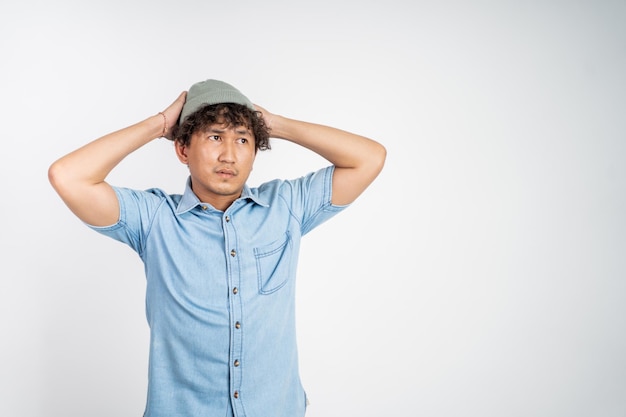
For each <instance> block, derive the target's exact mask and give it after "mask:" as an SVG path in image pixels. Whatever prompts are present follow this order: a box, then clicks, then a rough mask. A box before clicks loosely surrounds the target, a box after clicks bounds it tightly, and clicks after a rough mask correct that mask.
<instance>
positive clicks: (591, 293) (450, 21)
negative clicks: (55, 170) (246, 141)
mask: <svg viewBox="0 0 626 417" xmlns="http://www.w3.org/2000/svg"><path fill="white" fill-rule="evenodd" d="M624 22H626V3H624V2H623V1H594V0H589V1H527V2H522V1H519V2H517V1H492V2H488V1H466V2H462V1H458V2H453V1H434V0H432V1H408V0H387V1H384V2H372V1H369V2H368V1H356V0H353V1H328V0H322V1H319V0H318V1H314V2H313V1H309V2H298V1H276V0H268V1H255V2H252V1H221V2H212V1H184V0H179V1H172V2H163V1H157V2H155V1H131V0H127V1H119V0H108V1H106V2H95V1H79V0H75V1H71V0H62V1H57V2H47V1H40V2H29V1H22V2H17V1H13V2H5V3H3V5H2V6H0V60H1V65H0V89H1V90H0V91H1V93H2V101H1V104H0V106H1V107H0V109H1V110H2V111H1V113H0V114H1V120H2V127H3V134H2V140H3V150H2V152H1V154H0V155H1V156H0V158H1V160H0V175H1V177H0V181H1V192H2V205H1V210H2V216H1V217H0V221H1V229H0V230H1V231H0V254H1V255H0V256H1V265H2V266H1V270H0V274H1V280H0V415H2V416H7V417H13V416H20V417H31V416H32V417H35V416H90V417H100V416H102V417H105V416H107V417H108V416H140V415H141V414H142V412H143V407H144V402H145V392H146V381H147V379H146V378H147V374H146V370H147V352H148V328H147V324H146V322H145V317H144V289H145V281H144V276H143V269H142V265H141V262H140V260H139V258H138V257H137V256H136V255H135V253H134V252H132V251H131V250H130V249H129V248H127V247H126V246H124V245H122V244H120V243H117V242H115V241H113V240H111V239H107V238H105V237H102V236H100V235H98V234H96V233H94V232H93V231H91V230H89V229H87V228H86V227H85V226H84V225H82V224H81V223H80V222H79V221H78V220H77V219H76V218H75V217H73V215H72V214H71V213H70V212H69V211H68V210H67V209H66V208H65V206H64V205H63V203H62V202H61V200H60V199H59V198H58V197H57V196H56V194H54V192H53V190H52V188H51V187H50V185H49V184H48V181H47V168H48V166H49V165H50V164H51V163H52V162H53V161H54V160H55V159H57V158H58V157H60V156H62V155H64V154H65V153H67V152H69V151H71V150H73V149H75V148H77V147H78V146H80V145H82V144H84V143H86V142H88V141H90V140H92V139H95V138H97V137H99V136H101V135H103V134H106V133H108V132H110V131H113V130H116V129H118V128H121V127H124V126H126V125H129V124H132V123H135V122H137V121H140V120H142V119H144V118H146V117H148V116H150V115H153V114H155V113H156V112H158V111H159V110H162V109H163V108H165V107H166V106H167V105H168V104H169V103H170V102H171V101H172V100H174V98H175V97H176V96H177V95H178V94H179V93H180V91H182V90H185V89H187V88H189V86H190V85H191V84H193V83H194V82H196V81H200V80H204V79H207V78H217V79H221V80H224V81H227V82H229V83H231V84H233V85H235V86H236V87H238V88H239V89H240V90H242V91H243V92H244V93H245V94H246V95H247V96H248V97H250V98H251V99H252V101H254V102H256V103H258V104H260V105H262V106H264V107H266V108H268V109H269V110H271V111H274V112H276V113H280V114H284V115H285V116H289V117H293V118H299V119H304V120H308V121H313V122H319V123H324V124H329V125H333V126H336V127H339V128H343V129H346V130H350V131H353V132H356V133H359V134H363V135H366V136H370V137H372V138H374V139H376V140H378V141H380V142H381V143H383V144H384V145H385V146H386V148H387V150H388V159H387V163H386V166H385V169H384V171H383V172H382V174H381V175H380V177H379V178H378V180H377V181H376V182H375V183H374V184H373V185H372V186H371V187H370V188H369V189H368V190H367V191H366V192H365V194H364V195H363V196H362V197H361V198H360V199H359V200H358V201H357V202H356V203H355V204H354V205H353V206H352V207H351V208H349V209H348V210H347V211H345V212H343V213H342V214H340V215H339V216H338V217H336V218H334V219H333V220H331V221H329V222H328V223H326V224H324V225H323V226H321V227H320V228H319V229H317V230H315V231H314V232H313V233H311V234H310V235H309V236H308V237H307V239H305V243H304V246H303V248H302V254H301V263H300V267H299V278H298V279H299V284H298V285H299V287H298V338H299V345H300V361H301V374H302V379H303V383H304V385H305V387H306V389H307V392H308V395H309V397H310V399H311V406H310V408H309V410H308V412H307V417H333V416H341V417H344V416H358V417H370V416H372V417H373V416H429V417H452V416H455V417H456V416H480V417H491V416H493V417H496V416H497V417H500V416H508V417H515V416H520V417H522V416H523V417H527V416H550V417H554V416H567V417H573V416H602V417H613V416H624V415H626V354H625V353H626V302H625V301H626V216H625V213H626V163H625V162H626V133H625V132H626V117H625V116H626V76H625V74H626V25H625V23H624ZM322 165H324V161H322V160H321V158H319V157H317V156H316V155H312V154H310V153H309V152H307V151H305V150H302V149H299V148H297V147H295V146H294V145H290V144H285V143H280V142H278V141H275V142H274V149H273V150H272V151H270V152H268V153H263V154H260V155H259V157H258V158H257V165H256V168H255V171H254V172H253V176H252V177H251V180H250V183H251V185H256V184H258V183H259V182H261V181H264V180H267V179H271V178H274V177H294V176H299V175H302V174H305V173H307V172H309V171H311V170H313V169H316V168H318V167H321V166H322ZM184 168H185V167H183V166H182V165H181V164H180V163H179V162H178V161H177V160H176V158H175V156H174V153H173V149H172V145H171V143H169V142H167V141H164V140H162V141H155V142H153V143H151V144H149V145H148V146H146V147H144V148H142V149H141V150H139V151H138V152H136V153H135V154H133V155H131V156H130V157H129V158H127V160H125V161H124V162H123V163H122V164H121V165H120V166H119V167H118V168H117V169H116V170H115V171H114V173H113V174H112V175H111V176H110V178H109V179H110V182H111V183H114V184H116V185H124V186H130V187H136V188H148V187H153V186H158V187H161V188H164V189H166V190H167V191H168V192H181V191H182V188H183V185H184V180H185V178H186V170H185V169H184ZM268 417H271V416H268Z"/></svg>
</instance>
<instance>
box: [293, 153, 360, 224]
mask: <svg viewBox="0 0 626 417" xmlns="http://www.w3.org/2000/svg"><path fill="white" fill-rule="evenodd" d="M334 168H335V167H334V166H332V165H331V166H329V167H326V168H323V169H321V170H319V171H316V172H312V173H310V174H308V175H305V176H304V177H301V178H298V179H296V180H290V181H286V183H287V185H288V187H286V189H287V190H286V191H288V192H287V193H286V196H285V197H286V199H288V200H289V204H290V207H291V212H292V214H293V215H295V216H296V217H297V218H298V219H299V221H300V224H301V231H302V234H303V235H304V234H306V233H308V232H310V231H311V230H313V229H314V228H315V227H317V226H319V225H320V224H322V223H324V222H325V221H326V220H328V219H330V218H331V217H333V216H335V215H336V214H337V213H339V212H340V211H342V210H344V209H345V208H346V207H348V206H349V205H341V206H340V205H334V204H332V203H331V200H332V185H333V172H334Z"/></svg>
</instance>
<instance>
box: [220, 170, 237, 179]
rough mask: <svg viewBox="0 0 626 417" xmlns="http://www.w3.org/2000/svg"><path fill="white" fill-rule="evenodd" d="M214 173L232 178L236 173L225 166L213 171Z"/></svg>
mask: <svg viewBox="0 0 626 417" xmlns="http://www.w3.org/2000/svg"><path fill="white" fill-rule="evenodd" d="M215 173H216V174H217V175H218V176H220V177H222V178H232V177H234V176H235V175H237V173H236V172H235V171H233V170H232V169H227V168H223V169H218V170H217V171H215Z"/></svg>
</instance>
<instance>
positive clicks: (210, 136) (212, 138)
mask: <svg viewBox="0 0 626 417" xmlns="http://www.w3.org/2000/svg"><path fill="white" fill-rule="evenodd" d="M207 139H209V140H220V137H219V136H218V135H209V137H208V138H207Z"/></svg>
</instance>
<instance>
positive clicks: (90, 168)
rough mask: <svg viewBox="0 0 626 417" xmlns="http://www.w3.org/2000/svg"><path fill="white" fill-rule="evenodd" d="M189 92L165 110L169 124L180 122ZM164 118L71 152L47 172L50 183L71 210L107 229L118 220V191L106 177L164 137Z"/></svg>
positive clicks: (124, 130)
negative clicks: (130, 155) (143, 147)
mask: <svg viewBox="0 0 626 417" xmlns="http://www.w3.org/2000/svg"><path fill="white" fill-rule="evenodd" d="M186 94H187V93H186V92H182V93H181V94H180V95H179V96H178V98H177V99H176V100H175V101H174V102H173V103H172V104H171V105H170V106H169V107H168V108H167V109H166V110H164V111H163V114H164V115H165V119H166V120H167V121H168V123H169V128H170V129H169V131H171V127H172V124H174V123H175V121H176V120H178V116H179V115H180V112H181V110H182V108H183V104H184V103H185V97H186ZM163 127H164V117H163V115H161V114H156V115H154V116H151V117H149V118H147V119H145V120H143V121H142V122H139V123H137V124H135V125H132V126H129V127H127V128H125V129H122V130H118V131H117V132H113V133H110V134H108V135H106V136H103V137H101V138H99V139H96V140H95V141H93V142H90V143H88V144H87V145H85V146H83V147H81V148H79V149H77V150H75V151H73V152H71V153H69V154H68V155H66V156H64V157H62V158H60V159H59V160H57V161H56V162H54V163H53V164H52V165H51V166H50V168H49V170H48V178H49V180H50V183H51V184H52V186H53V187H54V189H55V190H56V192H57V193H58V194H59V196H60V197H61V198H62V199H63V201H64V202H65V204H66V205H67V206H68V207H69V208H70V210H71V211H72V212H73V213H74V214H75V215H76V216H77V217H78V218H80V219H81V220H82V221H84V222H86V223H88V224H90V225H93V226H108V225H111V224H114V223H116V222H117V221H118V218H119V203H118V201H117V197H116V195H115V191H113V188H111V186H110V185H109V184H107V183H106V182H105V179H106V177H107V175H108V174H109V173H110V172H111V170H113V168H115V167H116V166H117V164H119V163H120V162H121V161H122V160H123V159H124V158H125V157H126V156H128V155H129V154H130V153H132V152H134V151H136V150H137V149H139V148H140V147H142V146H143V145H145V144H147V143H149V142H150V141H152V140H154V139H156V138H158V137H161V136H162V134H163Z"/></svg>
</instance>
